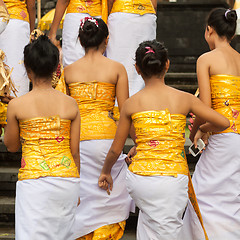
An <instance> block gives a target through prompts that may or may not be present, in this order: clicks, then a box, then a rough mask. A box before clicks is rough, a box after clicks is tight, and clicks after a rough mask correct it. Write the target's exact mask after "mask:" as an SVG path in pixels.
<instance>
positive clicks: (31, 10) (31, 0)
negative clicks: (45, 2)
mask: <svg viewBox="0 0 240 240" xmlns="http://www.w3.org/2000/svg"><path fill="white" fill-rule="evenodd" d="M26 3H27V10H28V14H29V23H30V33H31V32H32V31H33V30H34V28H35V19H36V6H35V0H26Z"/></svg>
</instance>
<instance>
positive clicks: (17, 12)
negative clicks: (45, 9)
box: [4, 0, 29, 22]
mask: <svg viewBox="0 0 240 240" xmlns="http://www.w3.org/2000/svg"><path fill="white" fill-rule="evenodd" d="M4 3H5V4H6V6H7V9H8V13H9V14H10V18H13V19H19V20H24V21H27V22H29V15H28V11H27V5H26V3H25V1H20V0H4Z"/></svg>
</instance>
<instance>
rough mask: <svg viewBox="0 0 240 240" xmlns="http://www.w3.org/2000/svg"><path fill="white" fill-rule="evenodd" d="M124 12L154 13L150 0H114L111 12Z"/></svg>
mask: <svg viewBox="0 0 240 240" xmlns="http://www.w3.org/2000/svg"><path fill="white" fill-rule="evenodd" d="M115 12H124V13H134V14H140V15H144V14H147V13H153V14H156V11H155V9H154V7H153V5H152V2H151V0H134V1H133V0H116V1H115V2H114V4H113V8H112V11H111V13H115Z"/></svg>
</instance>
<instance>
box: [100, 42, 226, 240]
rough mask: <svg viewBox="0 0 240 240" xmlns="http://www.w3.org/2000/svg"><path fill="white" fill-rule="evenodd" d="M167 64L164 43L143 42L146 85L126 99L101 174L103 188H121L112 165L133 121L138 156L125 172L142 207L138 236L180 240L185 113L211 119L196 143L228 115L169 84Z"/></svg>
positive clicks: (140, 60) (140, 59)
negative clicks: (166, 78)
mask: <svg viewBox="0 0 240 240" xmlns="http://www.w3.org/2000/svg"><path fill="white" fill-rule="evenodd" d="M168 68H169V60H168V54H167V50H166V48H165V47H164V46H163V44H161V43H159V42H157V41H156V40H153V41H146V42H143V43H141V44H140V45H139V47H138V49H137V51H136V70H137V72H138V73H139V74H140V75H141V76H142V77H143V79H144V81H145V88H144V89H143V90H141V91H139V92H138V93H137V94H135V95H134V96H132V97H131V98H129V99H128V100H127V101H126V102H125V103H124V105H123V108H122V111H121V116H120V121H119V125H118V129H117V132H116V136H115V139H114V141H113V144H112V146H111V148H110V150H109V152H108V155H107V157H106V160H105V163H104V166H103V169H102V172H101V176H100V177H99V186H100V187H101V188H103V189H105V190H107V189H110V190H112V191H114V188H116V187H118V183H117V182H114V180H112V177H111V169H112V166H113V165H114V164H115V162H116V159H117V158H118V156H119V154H120V152H121V150H122V148H123V146H124V143H125V140H126V138H127V136H128V132H129V129H130V126H131V124H132V123H133V125H134V127H135V130H136V144H137V147H136V151H137V154H136V155H135V156H134V157H133V158H132V163H131V164H130V166H129V170H128V171H127V188H128V191H129V193H130V195H131V197H132V198H133V200H134V201H135V203H136V205H137V206H138V208H139V209H140V211H139V218H138V227H137V239H138V240H148V239H149V240H150V239H156V240H157V239H161V240H169V239H171V240H178V239H179V233H180V229H181V227H182V215H183V212H184V210H185V207H186V205H187V200H188V174H189V171H188V165H187V161H186V156H185V152H184V142H185V139H184V133H185V126H186V115H187V114H188V113H189V112H191V111H192V112H194V113H195V114H196V115H197V116H199V117H201V118H203V119H205V120H206V121H208V123H206V124H203V125H201V126H200V127H199V131H198V132H197V135H196V136H195V139H194V143H195V145H197V140H198V139H199V138H200V137H201V136H202V134H203V132H207V131H216V132H217V131H222V130H224V129H226V128H227V127H228V126H229V121H228V119H226V118H225V117H223V116H222V115H221V114H219V113H217V112H215V111H214V110H212V109H211V108H209V107H208V106H206V105H205V104H203V103H202V102H201V101H200V100H199V99H198V98H196V97H195V96H193V95H191V94H189V93H186V92H182V91H179V90H176V89H174V88H171V87H169V86H167V85H165V83H164V77H165V74H166V72H167V70H168ZM113 182H114V187H113ZM189 191H191V190H189ZM191 198H193V195H192V196H191ZM199 216H200V214H199ZM200 218H201V216H200ZM206 239H207V236H206Z"/></svg>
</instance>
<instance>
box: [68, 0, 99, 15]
mask: <svg viewBox="0 0 240 240" xmlns="http://www.w3.org/2000/svg"><path fill="white" fill-rule="evenodd" d="M67 13H88V14H89V15H91V16H92V17H96V16H101V15H102V1H101V0H70V3H69V4H68V7H67Z"/></svg>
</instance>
